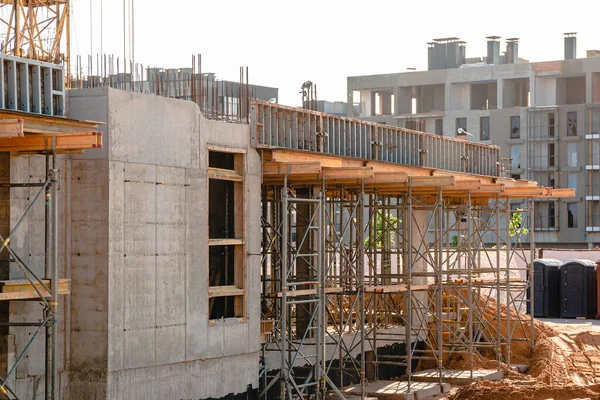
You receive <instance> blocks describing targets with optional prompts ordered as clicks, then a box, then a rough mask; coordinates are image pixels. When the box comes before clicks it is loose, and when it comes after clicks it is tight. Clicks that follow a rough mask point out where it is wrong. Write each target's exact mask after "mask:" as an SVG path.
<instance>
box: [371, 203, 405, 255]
mask: <svg viewBox="0 0 600 400" xmlns="http://www.w3.org/2000/svg"><path fill="white" fill-rule="evenodd" d="M400 222H402V221H400V219H398V218H396V217H394V216H393V215H392V214H390V213H389V212H385V213H384V211H383V210H377V213H376V215H375V217H374V218H373V219H371V222H370V228H371V229H369V232H374V233H375V240H373V241H371V237H370V236H367V238H366V239H365V247H366V248H369V247H371V246H372V245H373V243H374V244H375V246H376V247H379V248H381V247H383V246H384V245H386V244H387V245H388V246H395V245H396V230H397V229H398V228H399V226H400ZM373 228H374V229H373Z"/></svg>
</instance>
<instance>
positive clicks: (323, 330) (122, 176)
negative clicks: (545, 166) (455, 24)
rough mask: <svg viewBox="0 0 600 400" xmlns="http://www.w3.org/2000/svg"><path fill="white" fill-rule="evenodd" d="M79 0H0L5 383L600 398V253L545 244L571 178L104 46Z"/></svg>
mask: <svg viewBox="0 0 600 400" xmlns="http://www.w3.org/2000/svg"><path fill="white" fill-rule="evenodd" d="M129 1H131V3H130V4H131V5H130V7H131V8H132V7H133V3H134V2H133V1H132V0H129ZM123 4H124V5H125V2H123ZM72 7H73V5H72V4H70V1H69V0H28V1H23V0H17V1H12V0H0V16H1V17H2V18H0V31H2V32H3V36H2V37H3V42H2V48H1V50H2V51H1V54H0V92H1V93H2V96H0V243H1V245H0V246H1V247H0V251H1V252H0V332H1V333H0V398H6V399H23V400H29V399H71V400H77V399H88V400H95V399H123V400H128V399H177V400H181V399H236V400H238V399H239V400H242V399H246V400H249V399H265V400H266V399H386V400H393V399H416V400H422V399H428V398H431V399H453V400H472V399H479V398H486V399H492V400H493V399H506V398H510V399H550V398H551V399H556V400H558V399H576V398H590V399H596V398H600V320H597V319H596V318H597V317H598V314H600V310H599V308H598V303H597V294H596V293H595V292H594V291H595V290H597V289H598V281H597V280H596V274H598V275H597V276H598V278H597V279H600V268H597V267H596V265H595V262H596V261H597V260H599V259H600V251H598V249H596V250H590V251H588V252H583V253H581V254H580V253H577V254H575V253H568V254H564V253H563V254H558V253H559V252H560V251H559V250H553V249H543V248H540V247H538V246H536V237H535V236H536V233H537V232H539V227H538V226H537V225H536V224H537V222H536V221H537V220H538V219H537V215H538V214H537V213H536V208H537V207H546V210H547V209H548V204H550V203H551V202H559V201H563V200H568V199H573V198H576V196H581V195H580V194H577V193H576V189H575V188H571V187H567V186H559V185H555V184H554V181H553V182H552V183H550V182H538V181H536V180H528V179H521V177H520V175H519V176H515V174H514V171H513V169H514V168H513V160H511V158H510V157H508V156H507V154H506V152H507V151H506V150H504V149H503V148H501V147H500V146H497V145H494V144H486V143H481V142H480V141H479V142H478V141H476V140H469V138H468V135H471V134H470V133H468V132H467V129H466V127H465V128H464V129H463V128H461V129H458V130H457V131H456V132H455V133H453V134H452V135H442V134H436V133H432V132H429V131H428V129H426V128H428V127H429V126H428V125H426V124H424V123H423V124H420V123H415V124H414V125H411V126H410V127H406V126H399V125H398V126H395V125H393V124H391V123H387V122H386V123H382V121H372V120H368V118H367V119H365V118H361V116H362V115H358V116H357V117H354V116H344V115H337V114H330V113H324V112H320V111H316V110H317V108H318V106H317V103H318V99H317V90H316V85H314V84H313V83H312V82H310V81H307V82H306V83H305V84H304V85H302V88H301V93H302V107H289V106H285V105H280V104H278V103H277V96H278V95H277V89H275V88H270V87H267V86H260V85H255V84H253V83H251V82H250V78H249V76H250V71H249V68H248V67H240V68H239V80H238V81H235V82H234V81H225V80H218V79H217V78H216V76H215V74H214V73H207V72H206V71H203V64H202V57H201V56H200V55H194V56H192V57H191V68H186V69H177V70H175V69H163V68H154V67H153V68H148V67H144V66H142V65H141V64H136V63H135V62H133V61H130V60H126V58H125V57H121V58H119V57H117V56H112V55H106V54H99V55H94V56H91V55H90V56H88V57H87V61H82V60H81V57H80V56H77V55H73V56H71V45H70V35H71V33H70V30H71V29H70V14H71V11H72ZM132 21H133V19H132ZM2 24H5V26H4V25H2ZM42 38H44V40H42ZM494 40H496V39H494ZM449 42H453V41H452V40H450V41H449ZM444 43H446V42H444ZM511 43H514V41H512V42H511ZM503 57H504V56H503ZM496 62H498V61H497V60H496ZM82 65H85V68H84V67H83V66H82ZM457 67H458V66H457ZM86 68H87V72H86V71H85V70H86ZM448 68H454V67H448ZM482 68H483V67H482ZM486 68H487V67H486ZM598 73H600V69H598ZM591 77H592V75H590V79H591ZM594 77H595V75H594ZM349 82H350V79H349ZM594 85H595V83H594V84H593V85H592V84H590V85H589V86H590V87H593V88H595V87H596V86H594ZM584 86H585V85H584ZM361 90H363V89H361ZM407 90H408V89H407ZM583 90H585V87H584V89H583ZM349 91H352V89H351V88H350V86H349ZM398 93H400V92H398ZM369 96H370V95H369ZM373 98H374V97H373ZM369 99H370V97H369ZM369 101H370V100H369ZM378 101H379V104H380V105H379V106H378V107H379V109H382V108H381V107H383V104H384V100H382V98H381V97H379V98H378ZM394 101H396V102H398V101H400V100H399V96H396V99H391V102H392V103H394ZM388 106H389V107H390V109H391V108H392V105H389V104H388ZM386 107H387V106H386ZM393 108H395V109H397V107H393ZM597 108H598V105H596V106H594V107H591V108H590V110H589V114H587V115H588V116H589V123H588V124H586V127H587V128H588V130H587V131H586V135H589V136H590V137H589V138H588V137H587V136H586V139H589V140H590V144H591V143H592V141H594V143H595V144H594V146H595V145H596V142H598V133H597V132H596V131H595V130H593V129H594V128H593V127H595V124H596V122H597V121H596V118H597V115H598V114H597V113H595V111H594V110H596V109H597ZM348 109H349V110H350V112H353V111H352V107H351V105H350V104H349V105H348ZM532 112H537V110H533V111H532ZM359 114H360V113H359ZM536 115H537V114H536ZM544 115H545V114H544ZM545 118H548V117H545ZM586 118H587V117H586ZM400 119H402V118H400ZM402 121H404V120H403V119H402ZM488 123H489V122H488ZM435 125H436V126H437V123H436V124H435ZM557 126H558V125H557ZM536 127H537V128H536V129H538V130H541V129H542V128H539V125H536ZM411 128H414V129H411ZM546 128H547V127H546ZM546 128H544V129H546ZM436 129H437V128H436ZM552 129H554V125H553V128H552ZM557 130H558V128H557ZM428 132H429V133H428ZM471 136H472V135H471ZM540 140H542V141H543V140H544V139H543V138H542V139H540ZM552 140H553V141H558V139H554V138H553V139H552ZM544 143H546V142H544ZM557 148H558V145H557ZM557 152H558V149H557ZM509 153H510V150H509ZM594 154H595V153H594ZM581 158H582V159H583V158H584V157H581ZM583 162H584V161H583V160H582V163H583ZM592 164H594V165H595V164H597V162H593V163H592ZM519 168H521V166H519ZM592 169H593V168H592ZM596 169H597V168H596ZM524 178H525V177H524ZM589 184H590V185H598V182H595V183H594V182H592V181H590V182H589ZM594 187H595V186H594ZM588 200H590V201H594V200H596V199H588ZM546 212H547V211H546ZM541 234H542V235H545V233H544V232H542V233H541ZM544 237H546V238H547V237H549V236H548V235H545V236H544ZM545 240H546V239H545ZM561 257H562V258H561ZM554 258H558V259H560V260H561V261H556V263H554V264H553V262H554V261H552V262H550V261H547V260H548V259H554ZM575 259H587V260H591V261H586V262H584V261H578V262H579V264H577V266H575V267H569V268H566V267H565V266H566V265H567V264H568V263H567V262H566V261H567V260H569V261H570V260H575ZM545 260H546V261H545ZM542 264H543V265H548V266H549V267H548V268H546V269H544V268H541V269H538V268H537V266H538V265H542ZM580 264H581V265H585V268H583V267H579V266H578V265H580ZM553 267H556V269H555V270H554V269H552V268H553ZM559 268H560V269H559ZM577 268H580V269H581V271H583V272H581V271H580V269H577ZM582 268H583V269H582ZM586 268H587V269H586ZM542 270H543V271H550V270H552V271H553V272H556V273H558V274H559V275H560V274H562V275H560V277H559V278H556V279H558V280H557V281H556V282H557V283H556V288H557V289H556V292H548V291H547V287H549V286H548V285H549V284H548V279H547V278H546V275H545V274H546V272H544V273H541V272H540V271H542ZM558 271H562V272H560V273H559V272H558ZM574 271H575V272H574ZM588 272H589V273H588ZM548 273H549V272H548ZM567 273H568V274H569V275H568V278H567ZM556 276H558V275H556ZM582 276H584V277H586V278H585V280H584V281H581V282H580V281H579V280H577V279H580V278H581V277H582ZM582 282H583V283H582ZM592 283H593V285H592ZM540 288H541V289H540ZM584 288H585V289H584ZM548 290H550V289H548ZM553 290H554V289H553ZM542 292H543V293H542ZM548 293H550V294H548ZM576 296H580V297H577V298H576ZM582 296H583V297H582ZM577 299H578V300H577ZM592 299H593V300H592ZM555 300H556V301H559V300H560V301H559V303H560V304H558V305H556V307H554V306H551V305H549V303H550V302H553V301H555ZM577 301H579V302H580V303H581V302H583V303H585V304H586V306H587V308H586V307H584V306H583V303H582V304H581V307H579V308H577V307H576V306H577V305H579V303H577ZM552 304H554V303H552ZM553 307H554V308H556V311H555V312H556V314H553V312H551V311H548V310H552V309H553ZM559 308H560V310H559ZM581 310H583V311H581ZM538 316H540V317H542V316H543V317H544V318H538ZM548 317H552V318H548ZM567 318H572V319H567ZM585 318H588V319H585Z"/></svg>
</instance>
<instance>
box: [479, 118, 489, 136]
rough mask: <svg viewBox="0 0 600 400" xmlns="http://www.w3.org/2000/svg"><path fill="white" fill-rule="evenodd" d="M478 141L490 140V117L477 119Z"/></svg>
mask: <svg viewBox="0 0 600 400" xmlns="http://www.w3.org/2000/svg"><path fill="white" fill-rule="evenodd" d="M479 140H490V117H481V118H479Z"/></svg>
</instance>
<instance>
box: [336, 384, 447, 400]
mask: <svg viewBox="0 0 600 400" xmlns="http://www.w3.org/2000/svg"><path fill="white" fill-rule="evenodd" d="M443 391H444V390H443V388H442V387H441V386H440V385H439V384H437V383H430V382H412V383H411V385H410V392H409V391H408V382H398V381H377V382H369V383H367V388H366V395H367V396H369V397H375V398H377V399H384V400H422V399H427V398H429V397H433V396H436V395H438V394H440V393H442V392H443ZM342 393H344V394H347V395H350V396H360V394H361V393H360V385H354V386H349V387H346V388H343V389H342Z"/></svg>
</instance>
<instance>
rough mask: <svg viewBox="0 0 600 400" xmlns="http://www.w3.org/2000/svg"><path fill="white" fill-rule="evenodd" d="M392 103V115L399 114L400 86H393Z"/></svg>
mask: <svg viewBox="0 0 600 400" xmlns="http://www.w3.org/2000/svg"><path fill="white" fill-rule="evenodd" d="M393 90H394V104H392V115H398V114H400V111H399V107H400V100H399V99H400V87H398V86H394V89H393Z"/></svg>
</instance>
